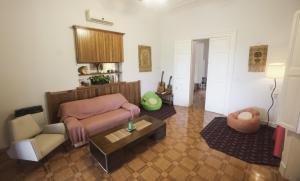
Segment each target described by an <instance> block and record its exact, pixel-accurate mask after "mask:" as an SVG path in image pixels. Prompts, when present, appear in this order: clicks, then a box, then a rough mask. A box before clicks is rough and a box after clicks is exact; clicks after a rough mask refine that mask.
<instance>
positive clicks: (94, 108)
mask: <svg viewBox="0 0 300 181" xmlns="http://www.w3.org/2000/svg"><path fill="white" fill-rule="evenodd" d="M127 102H128V101H127V100H126V99H125V97H124V96H122V95H121V94H119V93H118V94H109V95H104V96H99V97H94V98H91V99H83V100H78V101H72V102H66V103H63V104H61V105H60V109H59V112H58V114H59V115H58V116H59V117H61V119H64V118H67V117H75V118H77V119H79V120H81V119H85V118H88V117H91V116H94V115H98V114H102V113H105V112H108V111H112V110H116V109H119V108H120V107H121V106H122V105H123V104H124V103H127Z"/></svg>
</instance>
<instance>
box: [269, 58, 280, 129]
mask: <svg viewBox="0 0 300 181" xmlns="http://www.w3.org/2000/svg"><path fill="white" fill-rule="evenodd" d="M284 71H285V66H284V63H270V64H269V65H268V66H267V70H266V76H267V77H268V78H271V79H274V88H273V90H272V93H271V99H272V104H271V106H270V108H269V109H268V122H267V126H269V121H270V110H271V109H272V107H273V105H274V92H275V90H276V86H277V83H276V79H278V78H283V76H284Z"/></svg>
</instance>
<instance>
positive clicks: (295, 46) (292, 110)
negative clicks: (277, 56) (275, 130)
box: [278, 11, 300, 134]
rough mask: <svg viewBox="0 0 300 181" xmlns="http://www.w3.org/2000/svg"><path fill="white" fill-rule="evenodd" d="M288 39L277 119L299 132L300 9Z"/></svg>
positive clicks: (288, 127) (283, 124)
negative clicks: (288, 49) (289, 43)
mask: <svg viewBox="0 0 300 181" xmlns="http://www.w3.org/2000/svg"><path fill="white" fill-rule="evenodd" d="M290 41H291V45H290V55H289V58H288V61H287V64H286V72H285V78H284V81H283V86H282V92H281V94H280V104H279V105H280V109H279V110H280V111H279V120H278V121H279V124H281V125H282V126H284V127H286V128H287V129H289V130H291V131H294V132H297V133H299V134H300V93H299V92H300V51H299V50H300V11H298V12H297V13H296V15H295V18H294V25H293V32H292V36H291V40H290Z"/></svg>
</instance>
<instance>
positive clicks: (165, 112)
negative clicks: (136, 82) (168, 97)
mask: <svg viewBox="0 0 300 181" xmlns="http://www.w3.org/2000/svg"><path fill="white" fill-rule="evenodd" d="M140 108H141V113H140V116H143V115H146V114H147V115H149V116H152V117H155V118H157V119H161V120H164V119H167V118H168V117H171V116H173V115H174V114H176V110H175V108H174V106H173V105H168V104H163V105H162V107H161V108H160V109H159V110H157V111H147V110H145V109H144V108H143V107H140Z"/></svg>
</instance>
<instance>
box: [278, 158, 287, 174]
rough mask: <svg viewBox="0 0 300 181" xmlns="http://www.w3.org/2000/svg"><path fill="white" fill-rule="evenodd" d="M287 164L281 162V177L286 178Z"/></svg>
mask: <svg viewBox="0 0 300 181" xmlns="http://www.w3.org/2000/svg"><path fill="white" fill-rule="evenodd" d="M285 170H286V164H285V163H283V161H281V162H280V167H279V173H280V174H281V176H283V177H284V176H285Z"/></svg>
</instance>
